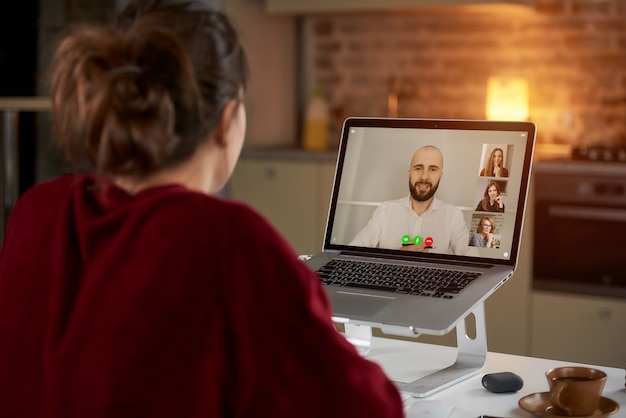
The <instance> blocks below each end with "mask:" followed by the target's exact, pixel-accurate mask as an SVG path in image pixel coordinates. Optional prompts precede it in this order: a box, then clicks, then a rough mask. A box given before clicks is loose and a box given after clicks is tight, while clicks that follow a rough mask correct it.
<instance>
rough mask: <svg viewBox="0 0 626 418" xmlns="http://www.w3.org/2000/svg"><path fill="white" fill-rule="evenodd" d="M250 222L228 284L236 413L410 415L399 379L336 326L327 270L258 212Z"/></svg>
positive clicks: (346, 416)
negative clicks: (316, 269) (312, 264)
mask: <svg viewBox="0 0 626 418" xmlns="http://www.w3.org/2000/svg"><path fill="white" fill-rule="evenodd" d="M241 219H244V220H245V222H242V221H241ZM244 225H245V230H246V236H247V237H249V239H248V249H249V251H247V252H241V251H239V252H237V259H236V260H233V261H234V262H233V263H232V275H231V279H232V280H230V281H229V283H228V287H227V288H226V289H224V298H225V299H226V301H227V302H226V304H225V306H227V309H228V317H229V318H230V319H229V321H231V324H232V326H231V330H232V333H231V334H230V335H229V338H228V339H229V344H230V352H231V353H232V356H231V358H230V363H231V364H230V366H231V367H230V369H231V370H232V379H233V380H232V381H231V382H230V383H229V384H231V385H232V386H233V387H232V388H233V390H232V391H227V392H230V393H236V394H237V396H236V398H233V399H230V408H232V412H233V415H232V416H234V417H243V416H255V417H270V416H271V417H279V416H280V417H283V416H284V417H288V416H297V417H301V418H307V417H322V416H323V417H325V418H330V417H341V418H350V417H355V418H356V417H359V418H362V417H370V416H371V417H401V416H403V406H402V401H401V399H400V397H399V394H398V391H397V389H396V387H395V386H394V385H393V383H392V382H391V381H390V380H389V379H388V378H387V377H386V375H385V374H384V373H383V371H382V369H381V368H380V367H379V366H378V365H377V364H375V363H373V362H370V361H368V360H366V359H364V358H363V357H361V356H360V355H359V354H358V353H357V351H356V350H355V348H354V347H353V346H352V345H351V344H350V343H349V342H347V340H346V339H345V338H344V337H343V336H342V335H341V334H340V333H339V332H337V330H336V329H335V327H334V325H333V323H332V321H331V319H330V317H331V310H330V304H329V300H328V297H327V295H326V292H325V290H324V288H323V287H322V285H321V283H320V280H319V277H318V276H317V275H316V274H315V273H313V272H312V271H311V270H310V269H309V268H308V267H307V266H306V265H305V264H304V263H303V262H301V261H299V260H298V259H297V255H296V253H295V252H294V250H293V249H292V248H291V247H290V246H289V245H288V244H287V243H286V241H285V240H284V239H283V238H282V237H280V236H279V235H278V234H277V233H276V232H275V231H274V229H273V228H272V227H271V226H270V225H269V224H267V222H265V221H264V220H263V219H261V218H260V217H258V215H256V214H254V213H253V212H246V213H245V216H243V217H242V216H239V220H238V228H239V227H242V226H244Z"/></svg>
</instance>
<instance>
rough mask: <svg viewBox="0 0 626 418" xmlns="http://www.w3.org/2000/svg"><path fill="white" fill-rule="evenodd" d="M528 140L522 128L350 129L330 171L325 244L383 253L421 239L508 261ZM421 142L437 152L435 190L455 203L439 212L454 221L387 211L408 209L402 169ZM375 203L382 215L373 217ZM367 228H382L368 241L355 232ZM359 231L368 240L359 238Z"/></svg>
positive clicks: (436, 247) (442, 248)
mask: <svg viewBox="0 0 626 418" xmlns="http://www.w3.org/2000/svg"><path fill="white" fill-rule="evenodd" d="M344 141H345V140H344ZM527 142H528V133H527V132H525V131H489V130H456V129H449V130H448V129H421V128H420V129H416V128H380V127H352V128H350V130H349V132H348V138H347V141H346V142H345V144H343V146H345V148H346V149H345V156H344V159H343V164H342V165H340V166H341V173H337V176H338V178H339V176H340V183H339V189H338V191H337V195H336V196H333V199H336V201H335V202H334V203H335V211H334V217H333V220H332V224H331V225H332V227H331V229H330V230H329V231H330V236H329V237H328V239H329V243H330V244H331V245H335V244H336V245H341V246H350V247H363V248H368V247H377V248H384V249H389V250H404V249H406V250H409V249H410V248H416V247H413V245H420V244H421V245H422V246H423V247H424V246H425V248H424V250H422V251H426V252H428V253H433V254H453V253H454V254H456V255H462V256H469V257H481V258H490V259H503V260H508V259H510V257H511V248H512V243H513V238H514V237H513V231H514V226H515V222H516V216H517V212H518V204H519V193H520V185H521V180H522V175H523V172H522V171H523V164H524V155H525V150H526V147H527ZM424 146H434V147H436V148H437V149H438V150H439V151H440V152H441V154H442V156H443V164H442V167H441V170H440V171H441V172H440V177H439V182H438V184H437V185H436V186H437V188H436V192H435V194H434V195H435V197H436V199H438V200H439V201H441V202H443V203H445V204H449V205H452V206H454V207H455V208H456V209H450V208H448V209H447V210H448V214H447V215H446V216H447V218H450V219H455V221H454V222H453V221H448V220H446V221H445V222H442V221H441V220H439V221H438V223H437V222H433V223H434V224H430V225H429V219H432V217H431V218H429V216H428V215H426V214H425V215H426V216H416V215H415V214H413V215H411V214H408V215H405V214H404V213H403V212H394V211H396V210H400V211H402V209H401V208H400V209H398V208H397V207H398V206H400V207H401V206H402V205H404V207H405V208H406V211H405V212H408V205H409V204H410V203H409V202H410V200H409V194H410V187H412V185H410V181H409V169H410V167H411V162H412V158H413V156H414V154H415V152H416V151H417V150H419V149H420V148H422V147H424ZM432 186H435V185H434V184H431V187H432ZM384 202H392V203H391V206H385V205H388V204H386V203H384ZM383 206H384V207H383ZM379 207H381V209H380V211H379V213H383V212H385V216H387V217H386V218H381V215H377V214H375V211H376V209H377V208H379ZM387 207H395V208H393V209H389V210H388V209H385V208H387ZM457 212H458V214H457ZM459 217H462V223H463V224H464V230H463V231H462V235H460V232H459V229H460V228H459V224H460V222H461V221H459ZM447 218H446V219H447ZM381 219H385V221H384V222H382V221H381ZM370 223H371V224H372V225H369V224H370ZM382 223H385V225H382ZM449 223H454V224H455V225H456V226H455V227H454V228H453V226H451V225H448V224H449ZM366 227H367V229H368V231H371V230H377V231H379V232H380V231H382V232H380V234H381V235H383V237H382V238H380V240H379V242H376V243H373V242H374V241H372V240H373V238H371V236H372V233H371V232H367V233H366V232H362V231H363V230H364V229H365V228H366ZM359 234H360V235H359ZM364 235H365V236H368V237H370V240H371V241H370V242H368V243H365V242H367V241H364V240H363V239H362V237H363V236H364Z"/></svg>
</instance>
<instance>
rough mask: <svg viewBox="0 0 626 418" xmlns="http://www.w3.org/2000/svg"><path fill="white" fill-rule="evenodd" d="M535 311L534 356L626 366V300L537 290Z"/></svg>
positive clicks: (533, 319) (533, 306) (533, 312)
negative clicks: (625, 348)
mask: <svg viewBox="0 0 626 418" xmlns="http://www.w3.org/2000/svg"><path fill="white" fill-rule="evenodd" d="M531 315H532V328H531V352H530V355H531V356H533V357H545V358H552V359H559V360H566V361H572V362H583V363H591V364H598V365H604V366H613V367H625V366H626V351H625V350H624V347H626V327H625V326H624V324H626V301H624V300H621V299H617V298H606V297H598V296H583V295H574V294H566V293H558V292H550V291H539V290H536V291H534V292H533V295H532V309H531Z"/></svg>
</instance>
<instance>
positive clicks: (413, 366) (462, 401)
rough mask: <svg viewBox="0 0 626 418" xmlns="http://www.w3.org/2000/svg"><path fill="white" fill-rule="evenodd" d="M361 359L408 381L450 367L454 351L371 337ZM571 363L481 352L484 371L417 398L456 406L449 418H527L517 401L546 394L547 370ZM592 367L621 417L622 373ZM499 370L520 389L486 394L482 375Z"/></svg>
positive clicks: (624, 401) (625, 410) (625, 395)
mask: <svg viewBox="0 0 626 418" xmlns="http://www.w3.org/2000/svg"><path fill="white" fill-rule="evenodd" d="M365 357H366V358H368V359H370V360H372V361H374V362H376V363H378V364H380V365H381V366H382V367H383V369H384V370H385V371H386V372H387V374H388V375H389V377H390V378H391V379H392V380H394V381H399V382H409V381H412V380H415V379H418V378H420V377H423V376H426V375H428V374H430V373H432V372H434V371H437V370H440V369H442V368H444V367H447V366H449V365H450V364H452V363H453V362H454V360H455V358H456V348H454V347H446V346H438V345H432V344H423V343H417V342H409V341H400V340H393V339H388V338H374V339H373V341H372V348H371V351H370V352H369V353H368V354H367V355H366V356H365ZM572 364H575V363H572V362H563V361H556V360H547V359H539V358H532V357H522V356H514V355H509V354H499V353H491V352H490V353H488V354H487V361H486V364H485V367H484V368H483V370H481V371H480V372H479V373H478V374H476V375H474V376H472V377H469V378H468V379H466V380H463V381H461V382H459V383H457V384H455V385H453V386H451V387H449V388H447V389H443V390H441V391H439V392H436V393H434V394H433V395H431V396H428V397H426V398H422V399H423V400H429V399H437V400H445V401H448V402H451V403H453V404H454V405H455V406H456V408H455V410H454V411H453V413H452V415H451V417H452V418H476V417H478V416H480V415H493V416H497V417H525V418H528V417H532V416H533V415H532V414H530V413H528V412H526V411H524V410H523V409H521V408H520V407H519V406H518V401H519V399H520V398H521V397H523V396H526V395H528V394H531V393H535V392H546V391H547V390H548V383H547V381H546V378H545V372H546V371H547V370H548V369H551V368H553V367H558V366H566V365H572ZM592 367H594V368H597V369H600V370H603V371H604V372H606V374H607V375H608V379H607V382H606V385H605V388H604V392H603V396H604V397H607V398H610V399H612V400H614V401H615V402H617V403H618V404H619V405H620V410H619V411H617V413H615V414H613V415H610V417H611V418H613V417H615V418H617V417H626V388H625V387H624V383H625V381H626V380H625V375H626V372H625V370H624V369H617V368H612V367H603V366H592ZM503 371H510V372H513V373H516V374H518V375H519V376H520V377H521V378H522V379H523V380H524V387H523V388H522V389H521V390H520V391H519V392H516V393H507V394H498V393H491V392H488V391H487V390H486V389H484V388H483V386H482V384H481V379H482V377H483V375H485V374H487V373H496V372H503ZM416 401H418V402H419V400H416Z"/></svg>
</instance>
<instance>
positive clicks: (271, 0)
mask: <svg viewBox="0 0 626 418" xmlns="http://www.w3.org/2000/svg"><path fill="white" fill-rule="evenodd" d="M489 4H500V5H502V4H504V5H524V6H532V5H534V1H533V0H340V1H337V0H316V1H310V0H266V1H265V9H266V10H267V11H268V12H270V13H294V14H304V13H321V12H348V11H352V12H358V11H367V10H370V11H372V10H394V9H395V10H398V9H414V8H425V7H433V8H434V7H437V8H439V7H446V6H475V5H489Z"/></svg>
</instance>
